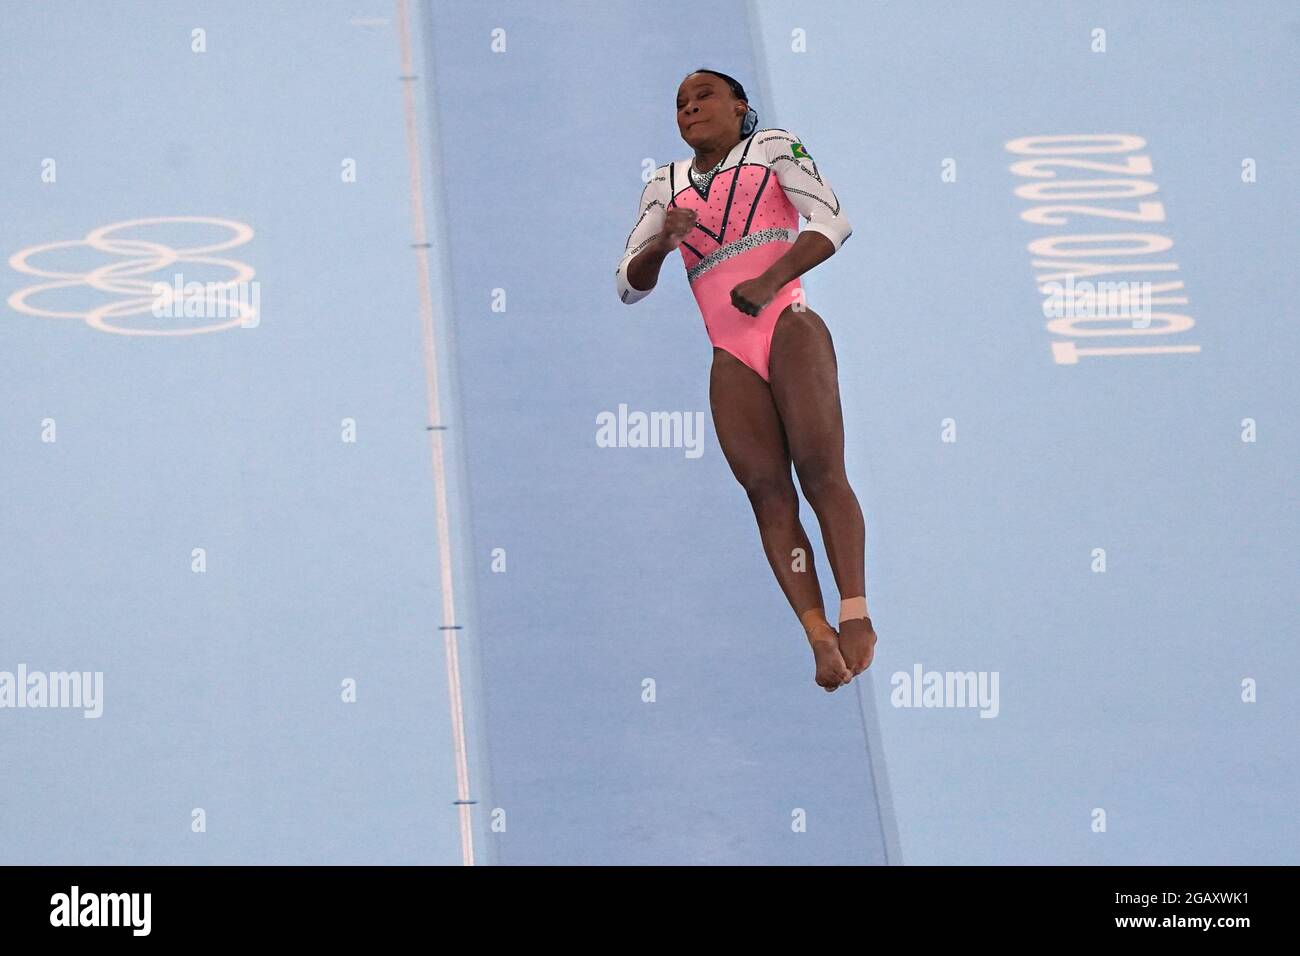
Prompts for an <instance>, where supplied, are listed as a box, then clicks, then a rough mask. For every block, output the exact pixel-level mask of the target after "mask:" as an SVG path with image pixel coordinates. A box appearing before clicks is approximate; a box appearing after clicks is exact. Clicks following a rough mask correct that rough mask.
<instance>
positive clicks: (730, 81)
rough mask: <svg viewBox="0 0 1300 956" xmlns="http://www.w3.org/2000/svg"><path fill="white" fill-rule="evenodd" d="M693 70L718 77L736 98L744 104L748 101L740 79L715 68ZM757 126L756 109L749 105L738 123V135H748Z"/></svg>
mask: <svg viewBox="0 0 1300 956" xmlns="http://www.w3.org/2000/svg"><path fill="white" fill-rule="evenodd" d="M694 72H696V73H708V74H710V75H711V76H716V77H718V78H719V79H720V80H722V81H723V82H725V83H726V84H727V86H729V87H731V92H732V94H733V95H734V96H735V97H736V99H738V100H744V101H745V103H746V104H748V103H749V97H748V96H746V95H745V88H744V87H743V86H741V85H740V81H739V80H737V79H735V78H734V77H730V76H727V74H725V73H719V72H718V71H717V70H707V69H704V68H703V67H701V68H700V69H698V70H695V71H694ZM757 127H758V113H757V111H755V110H754V108H753V107H750V110H749V112H748V113H746V114H745V119H744V120H743V121H742V122H741V124H740V135H741V136H748V135H749V134H750V133H752V132H754V130H755V129H756V128H757Z"/></svg>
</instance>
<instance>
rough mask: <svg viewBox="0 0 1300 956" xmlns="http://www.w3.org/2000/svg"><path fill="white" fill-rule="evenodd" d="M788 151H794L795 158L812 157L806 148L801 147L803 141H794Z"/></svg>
mask: <svg viewBox="0 0 1300 956" xmlns="http://www.w3.org/2000/svg"><path fill="white" fill-rule="evenodd" d="M790 152H792V153H794V158H795V159H812V157H811V156H809V155H808V150H806V149H804V148H803V143H794V144H793V145H792V146H791V147H790Z"/></svg>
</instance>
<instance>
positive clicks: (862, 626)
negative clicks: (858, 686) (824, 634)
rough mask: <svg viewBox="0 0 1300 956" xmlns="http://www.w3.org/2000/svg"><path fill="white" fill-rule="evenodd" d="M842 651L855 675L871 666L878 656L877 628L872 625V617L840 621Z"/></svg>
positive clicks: (847, 664)
mask: <svg viewBox="0 0 1300 956" xmlns="http://www.w3.org/2000/svg"><path fill="white" fill-rule="evenodd" d="M840 653H841V654H843V655H844V664H845V666H847V667H848V669H849V670H850V671H852V672H853V676H854V677H857V676H858V675H859V674H861V673H862V672H863V671H864V670H866V669H867V668H868V667H870V666H871V661H872V660H873V659H874V658H875V656H876V630H875V628H873V627H872V626H871V618H869V617H859V618H854V619H853V620H851V621H841V622H840Z"/></svg>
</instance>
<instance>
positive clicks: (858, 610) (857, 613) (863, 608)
mask: <svg viewBox="0 0 1300 956" xmlns="http://www.w3.org/2000/svg"><path fill="white" fill-rule="evenodd" d="M870 616H871V615H869V614H868V613H867V599H866V598H865V597H851V598H845V599H844V600H842V601H840V623H841V624H843V623H844V622H845V621H856V620H857V619H858V618H860V617H870Z"/></svg>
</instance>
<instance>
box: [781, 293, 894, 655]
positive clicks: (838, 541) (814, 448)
mask: <svg viewBox="0 0 1300 956" xmlns="http://www.w3.org/2000/svg"><path fill="white" fill-rule="evenodd" d="M768 374H769V377H770V380H771V386H772V396H773V399H774V400H775V402H776V407H777V410H778V412H779V413H780V416H781V423H782V426H783V427H784V429H785V434H786V438H787V443H788V448H789V450H790V455H791V458H792V459H793V461H794V469H795V472H796V473H797V474H798V475H799V487H801V488H802V489H803V493H804V497H805V498H807V499H808V504H810V505H811V506H812V509H813V511H814V512H816V514H817V521H818V524H819V525H820V526H821V529H822V539H823V541H824V542H825V544H826V556H827V558H829V559H830V564H831V571H832V572H833V573H834V575H835V584H836V586H837V587H838V588H839V592H840V599H841V600H840V614H839V622H840V628H839V639H840V650H841V651H842V652H843V654H844V662H845V664H847V665H848V667H849V669H850V670H851V671H852V672H853V673H854V675H857V674H861V673H862V672H863V671H864V670H866V669H867V667H869V666H870V665H871V661H872V658H873V657H874V656H875V651H876V632H875V630H874V629H873V628H872V626H871V618H870V617H869V616H868V615H867V602H866V593H867V592H866V570H865V563H866V525H865V523H864V521H863V519H862V508H861V507H859V505H858V499H857V496H856V495H855V494H854V493H853V489H852V487H850V486H849V479H848V474H847V473H846V472H845V469H844V416H843V413H842V410H841V408H840V389H839V381H838V372H837V366H836V361H835V348H834V345H833V344H832V342H831V333H830V330H829V329H827V328H826V323H825V322H823V321H822V319H821V316H819V315H818V314H817V313H816V312H814V311H812V310H811V309H807V308H805V309H803V310H796V309H794V308H793V307H787V308H786V309H785V310H784V311H783V312H782V313H781V316H780V318H778V319H777V323H776V328H775V329H774V330H773V333H772V347H771V358H770V369H769V372H768Z"/></svg>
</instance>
